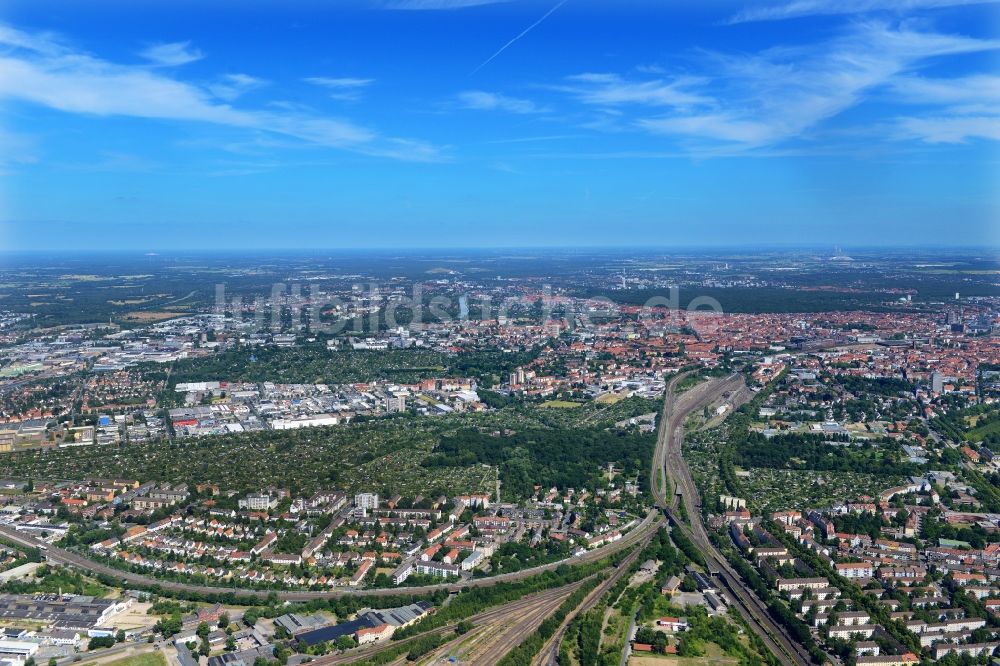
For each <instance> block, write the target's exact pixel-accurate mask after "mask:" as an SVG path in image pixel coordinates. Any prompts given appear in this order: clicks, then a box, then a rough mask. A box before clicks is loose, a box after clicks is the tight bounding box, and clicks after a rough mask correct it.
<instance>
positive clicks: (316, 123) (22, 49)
mask: <svg viewBox="0 0 1000 666" xmlns="http://www.w3.org/2000/svg"><path fill="white" fill-rule="evenodd" d="M39 41H40V42H41V43H39V44H34V45H33V46H25V44H31V43H33V42H39ZM4 47H5V48H4ZM257 83H259V81H258V80H257V79H254V78H253V77H249V76H246V75H232V77H231V78H230V79H229V85H230V86H242V87H243V88H246V87H247V86H248V85H255V84H257ZM209 88H211V86H210V87H209ZM217 92H218V89H217V90H216V93H217ZM226 92H231V91H226ZM2 98H6V99H12V100H19V101H23V102H28V103H32V104H38V105H41V106H45V107H48V108H51V109H56V110H59V111H64V112H67V113H78V114H87V115H95V116H129V117H134V118H148V119H157V120H168V121H193V122H202V123H212V124H217V125H224V126H228V127H234V128H243V129H247V130H254V131H262V132H269V133H273V134H278V135H283V136H286V137H291V138H294V139H297V140H299V141H302V142H305V143H308V144H313V145H317V146H324V147H330V148H342V149H348V150H352V151H355V152H359V153H364V154H369V155H384V156H390V157H394V158H399V159H419V160H426V159H430V158H432V157H433V156H435V155H436V152H437V149H436V148H435V147H433V146H431V145H429V144H424V143H421V142H417V141H412V140H406V139H397V138H390V137H383V136H380V135H379V134H378V133H376V132H374V131H373V130H370V129H368V128H365V127H361V126H359V125H356V124H354V123H352V122H350V121H348V120H342V119H338V118H330V117H326V116H321V115H318V114H315V113H308V112H305V111H298V112H296V111H272V110H266V109H252V108H238V107H235V106H233V105H231V104H228V103H224V102H219V101H218V98H216V97H214V96H213V93H212V91H211V90H210V89H209V90H206V89H203V88H201V87H198V86H195V85H193V84H191V83H188V82H185V81H181V80H179V79H177V78H173V77H171V76H168V75H166V74H164V73H162V72H160V71H157V70H154V69H150V68H148V67H139V66H128V65H119V64H116V63H112V62H109V61H106V60H102V59H99V58H96V57H93V56H91V55H88V54H85V53H80V52H74V51H71V50H69V49H67V48H65V47H64V46H62V45H61V44H59V43H58V42H55V41H51V40H49V39H47V38H46V39H43V38H40V37H38V36H37V35H30V34H26V33H23V32H20V31H17V30H14V29H12V28H9V27H4V28H3V29H2V30H0V99H2ZM407 148H409V149H410V152H409V154H407V151H406V149H407Z"/></svg>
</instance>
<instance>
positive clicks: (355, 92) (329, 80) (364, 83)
mask: <svg viewBox="0 0 1000 666" xmlns="http://www.w3.org/2000/svg"><path fill="white" fill-rule="evenodd" d="M302 80H303V81H305V82H306V83H311V84H312V85H314V86H320V87H321V88H326V89H327V90H329V91H330V97H332V98H333V99H339V100H344V101H348V102H353V101H357V100H359V99H361V91H362V90H363V89H365V88H367V87H368V86H370V85H371V84H373V83H375V79H359V78H353V77H339V78H337V77H327V76H310V77H307V78H305V79H302Z"/></svg>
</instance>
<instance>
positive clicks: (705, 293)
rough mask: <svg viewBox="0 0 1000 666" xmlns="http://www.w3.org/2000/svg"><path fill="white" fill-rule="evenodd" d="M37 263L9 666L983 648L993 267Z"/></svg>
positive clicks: (988, 647) (660, 262)
mask: <svg viewBox="0 0 1000 666" xmlns="http://www.w3.org/2000/svg"><path fill="white" fill-rule="evenodd" d="M39 259H40V258H39V257H31V258H24V259H16V258H15V259H11V260H10V261H9V262H8V263H7V264H6V265H4V266H2V267H0V274H2V275H0V283H2V284H0V308H2V311H0V504H2V506H0V551H2V562H0V629H2V631H3V635H2V636H0V664H3V665H4V666H36V665H39V664H42V663H47V664H48V665H49V666H66V665H68V664H71V663H77V662H81V663H84V664H86V665H87V666H90V665H91V664H95V665H96V664H113V665H114V666H132V665H137V666H163V665H165V664H180V665H182V666H195V664H200V665H201V666H268V665H270V664H275V663H277V664H281V665H285V664H293V665H297V664H301V663H306V662H312V663H315V664H320V665H326V664H346V663H359V664H360V663H365V664H401V663H426V664H431V663H446V662H449V661H451V662H458V663H467V664H503V665H505V666H512V665H515V664H545V665H549V664H559V665H561V666H567V665H572V666H596V665H605V664H606V665H609V666H615V665H619V664H620V665H622V666H624V665H625V664H632V665H633V666H657V665H658V664H661V663H662V664H679V665H681V664H692V665H693V664H734V665H736V664H739V665H743V664H748V665H749V664H768V665H771V664H799V663H809V662H812V663H817V664H819V663H832V664H836V665H840V666H853V665H855V664H857V665H868V664H871V665H886V666H889V665H897V664H898V665H909V664H930V663H940V664H973V663H976V664H986V663H990V662H991V660H994V654H997V655H998V656H1000V457H996V456H1000V448H998V447H1000V402H998V400H1000V343H998V338H997V333H998V332H1000V328H998V327H1000V285H998V282H997V274H998V271H1000V265H998V262H997V261H996V260H995V259H992V258H983V257H980V256H976V255H972V254H961V253H952V254H944V253H924V254H921V253H917V252H911V253H902V252H900V253H895V254H893V253H886V252H864V251H861V250H858V251H856V252H853V251H852V253H850V255H848V254H847V253H844V252H842V251H839V250H838V251H835V252H832V253H831V252H829V251H822V252H820V251H814V252H813V251H810V252H806V251H795V252H792V251H787V252H770V253H760V254H757V255H749V254H740V255H733V256H726V255H725V254H723V253H715V254H714V255H712V256H708V255H700V254H697V253H691V254H671V255H666V254H658V253H654V252H651V251H636V252H633V253H624V252H596V251H595V252H583V251H580V252H573V253H569V252H567V253H552V254H551V255H547V256H536V255H531V254H527V253H524V254H517V253H512V254H503V253H491V252H485V251H484V252H481V253H474V254H472V255H471V256H465V255H460V254H458V253H453V254H448V253H437V254H430V253H428V254H426V255H424V254H418V253H412V254H389V253H384V254H363V253H357V254H349V253H344V254H342V255H331V256H312V255H308V254H305V253H297V254H288V255H275V256H252V257H251V256H241V255H224V256H213V255H190V256H178V257H166V256H159V255H144V256H132V257H128V256H118V255H114V256H109V257H106V258H103V259H102V260H100V261H96V260H94V259H93V258H91V259H87V258H85V257H81V256H74V257H69V256H66V257H49V258H46V259H45V260H44V261H41V260H39ZM993 449H997V451H996V453H994V451H993Z"/></svg>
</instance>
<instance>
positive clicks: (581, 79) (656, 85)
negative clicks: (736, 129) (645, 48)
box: [554, 73, 710, 107]
mask: <svg viewBox="0 0 1000 666" xmlns="http://www.w3.org/2000/svg"><path fill="white" fill-rule="evenodd" d="M567 82H568V83H567V84H565V85H559V86H554V88H555V89H556V90H559V91H562V92H567V93H570V94H572V95H574V96H576V97H577V98H578V99H580V101H582V102H585V103H587V104H596V105H599V106H620V105H624V104H647V105H650V106H679V107H683V106H693V105H696V104H704V103H706V102H708V101H710V98H708V97H706V96H705V95H703V94H701V93H696V92H692V90H691V89H692V87H694V86H698V85H701V84H704V83H705V80H704V79H701V78H695V77H680V78H677V79H674V80H666V79H662V78H657V79H648V80H645V81H631V80H626V79H625V78H623V77H622V76H620V75H618V74H607V73H584V74H576V75H573V76H570V77H567Z"/></svg>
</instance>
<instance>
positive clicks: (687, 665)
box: [628, 643, 740, 666]
mask: <svg viewBox="0 0 1000 666" xmlns="http://www.w3.org/2000/svg"><path fill="white" fill-rule="evenodd" d="M628 663H629V666H671V665H672V664H676V665H677V666H730V665H732V664H738V663H740V660H739V659H737V658H736V657H729V656H727V655H726V654H725V653H724V652H723V651H722V648H720V647H719V646H718V645H715V644H714V643H706V644H705V655H704V656H702V657H674V656H667V655H662V654H637V653H635V652H633V653H632V656H631V657H629V660H628Z"/></svg>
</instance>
